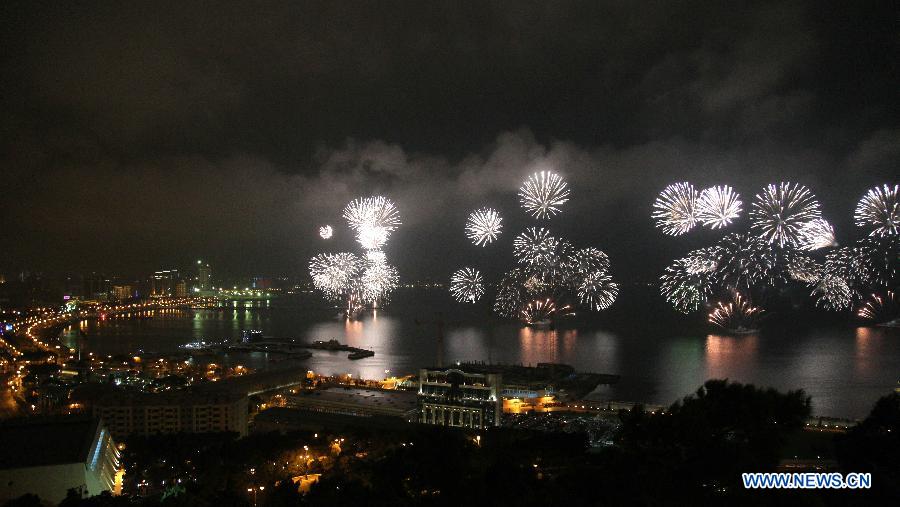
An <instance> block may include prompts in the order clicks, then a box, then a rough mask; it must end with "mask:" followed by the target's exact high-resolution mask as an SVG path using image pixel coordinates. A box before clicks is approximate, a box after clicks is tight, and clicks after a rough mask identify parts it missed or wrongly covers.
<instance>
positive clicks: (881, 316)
mask: <svg viewBox="0 0 900 507" xmlns="http://www.w3.org/2000/svg"><path fill="white" fill-rule="evenodd" d="M856 315H857V316H858V317H859V318H861V319H865V320H868V321H871V322H874V323H875V324H884V323H887V322H893V321H897V320H898V319H900V299H897V296H896V294H894V292H893V291H890V290H888V291H883V292H876V293H874V294H871V295H870V296H869V297H868V298H866V300H865V302H864V303H863V305H862V306H861V307H860V308H859V310H857V312H856Z"/></svg>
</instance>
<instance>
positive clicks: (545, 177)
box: [519, 171, 569, 218]
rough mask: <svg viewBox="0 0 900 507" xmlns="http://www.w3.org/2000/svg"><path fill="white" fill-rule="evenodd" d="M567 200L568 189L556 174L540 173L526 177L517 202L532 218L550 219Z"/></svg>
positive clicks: (549, 172)
mask: <svg viewBox="0 0 900 507" xmlns="http://www.w3.org/2000/svg"><path fill="white" fill-rule="evenodd" d="M568 200H569V189H568V188H567V186H566V182H565V180H563V179H562V178H561V177H560V176H559V175H558V174H556V173H554V172H552V171H541V172H538V173H534V174H532V175H531V176H529V177H528V179H527V180H526V181H525V183H524V184H523V185H522V188H520V189H519V202H520V203H521V204H522V207H523V208H524V209H525V211H527V212H528V213H529V214H531V216H533V217H534V218H550V217H552V216H553V215H556V214H557V213H559V212H560V209H559V207H560V206H562V205H563V204H565V203H566V202H567V201H568Z"/></svg>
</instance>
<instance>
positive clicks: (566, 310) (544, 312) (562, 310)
mask: <svg viewBox="0 0 900 507" xmlns="http://www.w3.org/2000/svg"><path fill="white" fill-rule="evenodd" d="M570 315H575V312H574V311H572V308H571V307H569V305H565V306H561V307H558V308H557V306H556V303H555V302H554V301H553V300H552V299H550V298H547V299H538V300H534V301H531V302H530V303H528V304H527V305H526V306H525V308H522V310H521V312H520V313H519V317H520V318H521V319H522V321H523V322H525V323H526V324H528V325H531V326H545V325H549V324H550V323H551V322H552V321H553V320H554V319H556V318H559V317H566V316H570Z"/></svg>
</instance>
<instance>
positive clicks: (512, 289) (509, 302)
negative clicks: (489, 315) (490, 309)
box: [494, 268, 530, 317]
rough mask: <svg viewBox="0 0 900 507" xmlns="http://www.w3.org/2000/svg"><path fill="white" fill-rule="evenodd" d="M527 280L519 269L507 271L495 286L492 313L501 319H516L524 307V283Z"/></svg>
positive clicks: (526, 276)
mask: <svg viewBox="0 0 900 507" xmlns="http://www.w3.org/2000/svg"><path fill="white" fill-rule="evenodd" d="M529 279H530V278H529V276H528V275H526V274H525V272H524V271H523V270H522V269H521V268H515V269H511V270H509V271H507V272H506V273H505V274H504V275H503V278H502V279H501V280H500V283H499V284H498V285H497V295H496V297H495V298H494V312H496V313H497V314H498V315H500V316H501V317H517V316H518V315H519V310H521V309H522V307H523V306H524V305H525V294H526V289H525V283H526V282H527V281H528V280H529Z"/></svg>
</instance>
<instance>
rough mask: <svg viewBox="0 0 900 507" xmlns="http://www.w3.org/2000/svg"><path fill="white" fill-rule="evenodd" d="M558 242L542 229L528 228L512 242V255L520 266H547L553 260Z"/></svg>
mask: <svg viewBox="0 0 900 507" xmlns="http://www.w3.org/2000/svg"><path fill="white" fill-rule="evenodd" d="M558 244H559V241H558V240H557V239H556V238H554V237H553V236H551V235H550V231H548V230H547V229H544V228H543V227H529V228H528V229H525V230H524V231H523V232H522V233H521V234H519V235H518V236H516V239H515V240H513V254H514V255H515V257H516V259H517V260H518V261H519V263H520V264H530V265H536V264H539V265H540V264H548V263H549V261H550V259H551V258H555V253H556V247H557V245H558Z"/></svg>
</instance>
